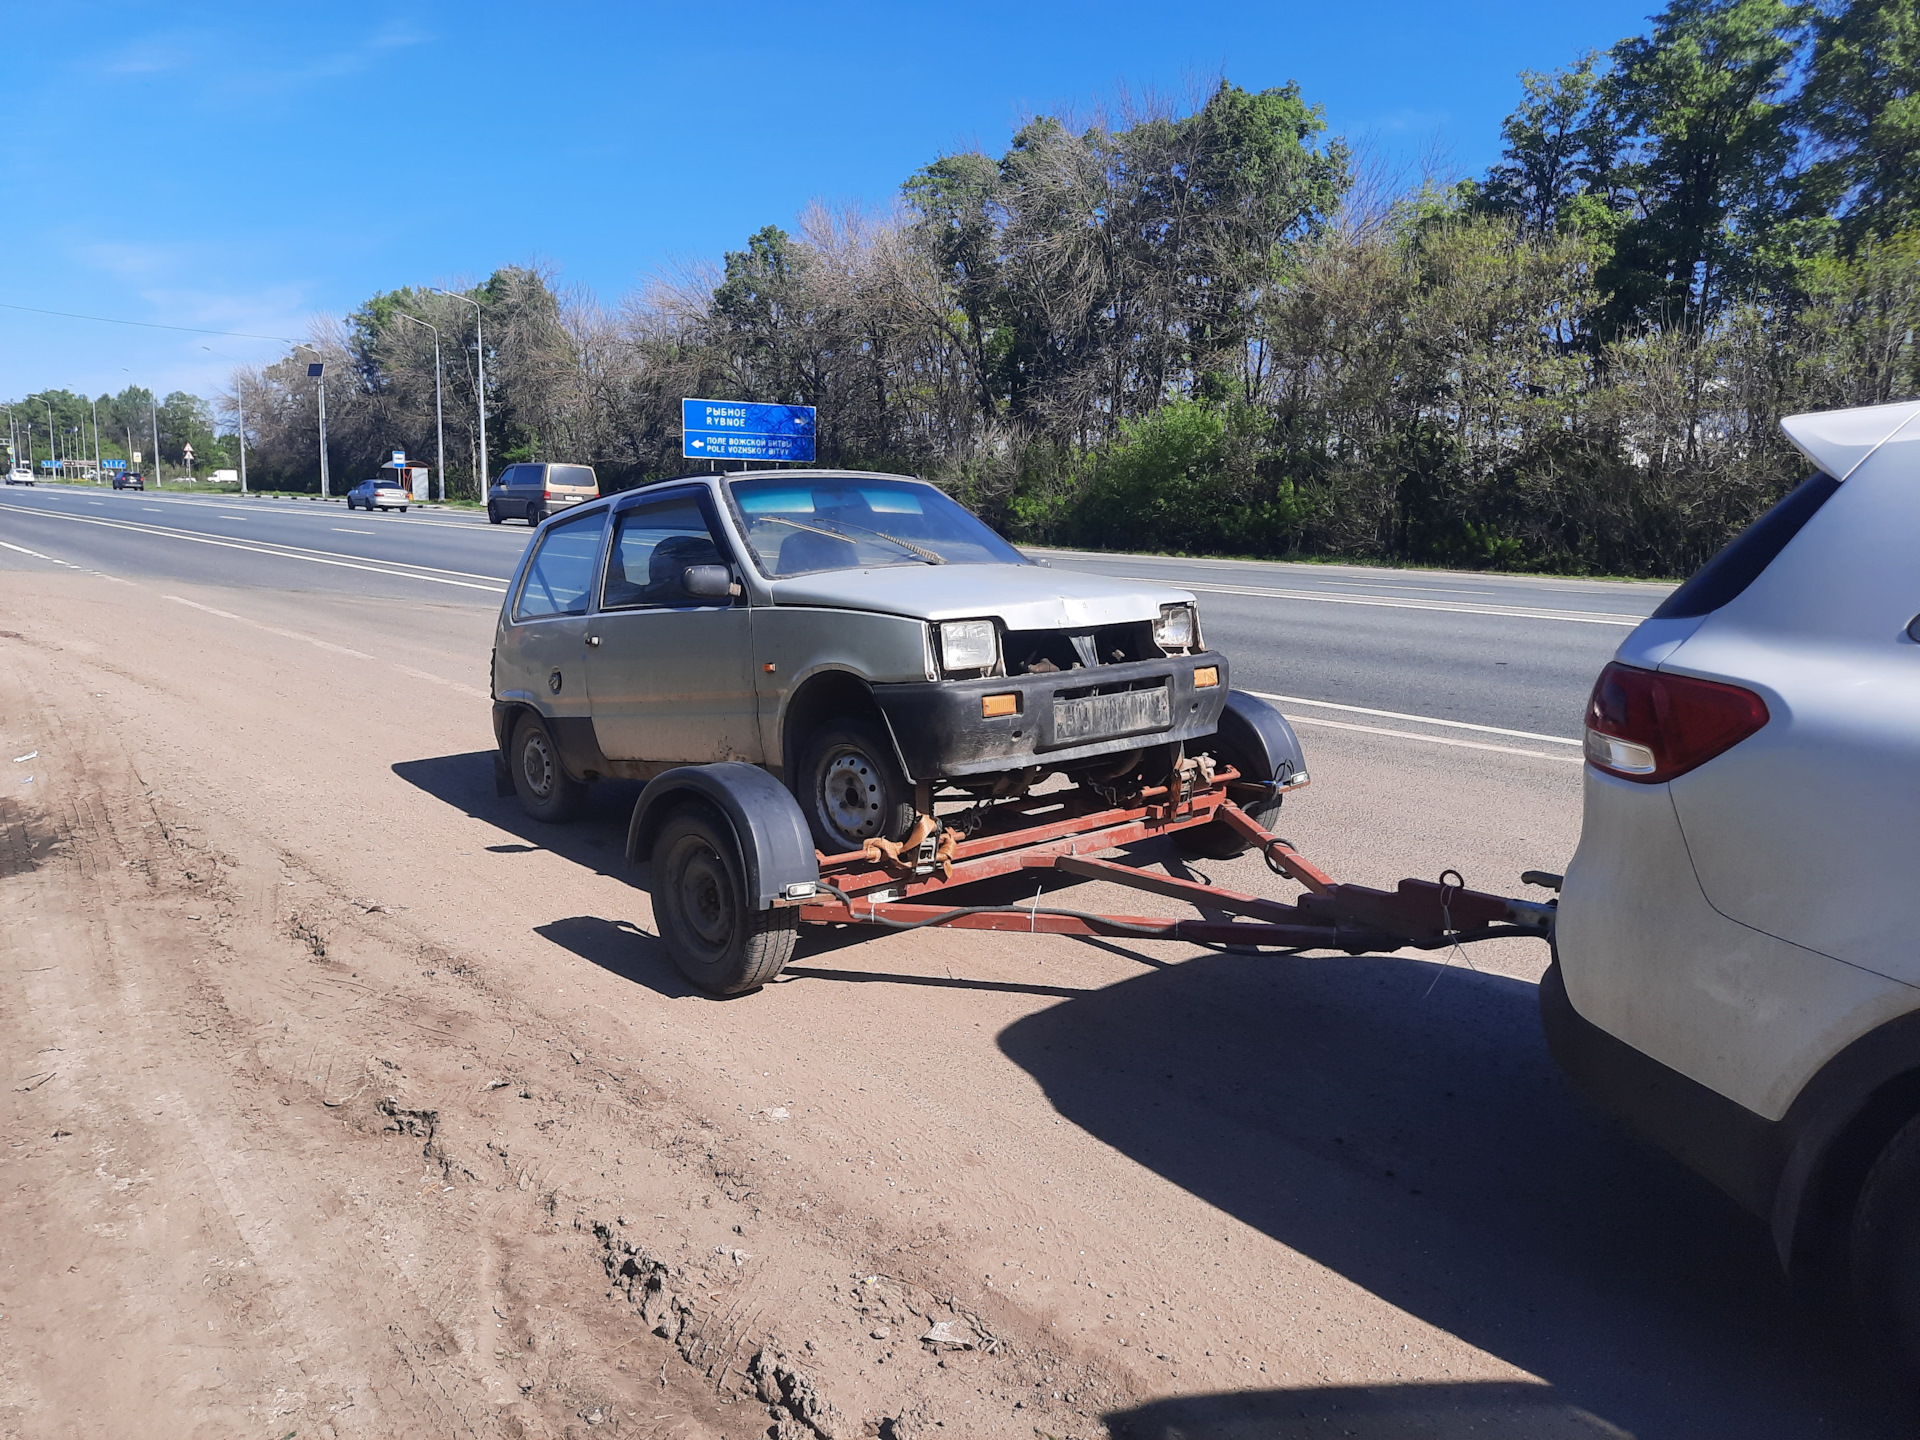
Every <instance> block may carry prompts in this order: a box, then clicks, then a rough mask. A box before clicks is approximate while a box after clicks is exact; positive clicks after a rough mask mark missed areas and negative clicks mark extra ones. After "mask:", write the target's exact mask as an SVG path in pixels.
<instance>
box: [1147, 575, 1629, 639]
mask: <svg viewBox="0 0 1920 1440" xmlns="http://www.w3.org/2000/svg"><path fill="white" fill-rule="evenodd" d="M1123 578H1125V579H1128V580H1139V581H1142V582H1144V583H1145V584H1148V585H1169V586H1172V587H1174V588H1176V589H1181V590H1193V591H1196V592H1198V593H1201V594H1213V595H1255V596H1259V597H1261V598H1262V599H1268V600H1317V601H1318V602H1320V603H1321V604H1322V605H1371V606H1377V607H1379V608H1381V609H1386V610H1434V611H1440V612H1442V613H1445V614H1449V615H1486V616H1490V617H1493V618H1495V619H1508V620H1564V621H1566V622H1567V623H1569V624H1572V625H1619V626H1622V627H1624V628H1626V629H1629V630H1631V629H1632V628H1633V627H1634V626H1636V625H1638V624H1639V623H1640V622H1641V621H1642V620H1644V619H1645V618H1646V617H1645V616H1644V615H1604V614H1600V613H1599V612H1597V611H1590V610H1531V609H1521V608H1520V607H1519V606H1516V605H1473V604H1462V605H1448V604H1445V603H1443V602H1442V601H1439V600H1412V599H1405V600H1390V599H1388V598H1387V597H1386V596H1384V595H1329V594H1327V593H1326V592H1325V591H1323V590H1267V589H1262V588H1259V587H1256V586H1252V585H1213V584H1206V583H1201V582H1198V581H1193V580H1168V579H1167V578H1165V577H1164V576H1153V575H1128V576H1125V577H1123Z"/></svg>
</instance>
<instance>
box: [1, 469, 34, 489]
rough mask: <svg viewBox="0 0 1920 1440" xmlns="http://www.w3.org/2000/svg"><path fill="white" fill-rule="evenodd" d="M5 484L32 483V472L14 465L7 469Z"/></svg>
mask: <svg viewBox="0 0 1920 1440" xmlns="http://www.w3.org/2000/svg"><path fill="white" fill-rule="evenodd" d="M7 484H9V485H31V484H33V472H32V471H31V470H23V469H21V468H19V467H18V466H15V467H14V468H13V469H11V470H9V471H7Z"/></svg>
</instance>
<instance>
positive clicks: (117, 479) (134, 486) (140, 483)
mask: <svg viewBox="0 0 1920 1440" xmlns="http://www.w3.org/2000/svg"><path fill="white" fill-rule="evenodd" d="M113 488H114V489H116V490H142V491H144V490H145V489H146V488H147V482H146V481H145V480H144V479H143V478H141V475H140V472H139V471H138V470H116V471H114V473H113Z"/></svg>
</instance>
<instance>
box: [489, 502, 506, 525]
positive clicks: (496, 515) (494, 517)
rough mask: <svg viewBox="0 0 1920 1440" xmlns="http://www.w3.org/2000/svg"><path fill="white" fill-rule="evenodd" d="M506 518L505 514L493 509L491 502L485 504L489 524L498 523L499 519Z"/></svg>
mask: <svg viewBox="0 0 1920 1440" xmlns="http://www.w3.org/2000/svg"><path fill="white" fill-rule="evenodd" d="M506 518H507V517H506V516H504V515H502V514H501V513H500V512H499V511H498V510H496V509H494V508H493V506H492V505H491V504H489V505H488V506H487V523H488V524H489V525H498V524H499V523H500V522H501V521H503V520H505V519H506Z"/></svg>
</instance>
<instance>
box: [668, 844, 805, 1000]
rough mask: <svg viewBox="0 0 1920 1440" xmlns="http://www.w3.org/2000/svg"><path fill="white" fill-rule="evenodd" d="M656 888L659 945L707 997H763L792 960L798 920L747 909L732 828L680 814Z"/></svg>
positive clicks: (796, 915)
mask: <svg viewBox="0 0 1920 1440" xmlns="http://www.w3.org/2000/svg"><path fill="white" fill-rule="evenodd" d="M652 881H653V914H654V919H655V920H656V921H657V922H658V923H659V926H660V938H661V940H662V941H663V942H665V944H666V947H667V953H668V954H670V955H671V956H673V963H674V964H675V965H676V966H678V967H679V970H680V973H681V974H682V975H684V976H686V977H687V979H689V980H691V981H692V982H693V983H694V984H695V985H697V986H699V987H700V988H701V989H702V990H705V991H707V992H708V993H710V994H714V995H737V994H739V993H740V992H741V991H743V990H755V989H758V988H759V987H760V986H762V985H764V984H766V983H767V982H768V981H769V980H771V979H773V977H774V976H776V975H778V974H779V973H780V968H781V967H782V966H783V965H785V964H786V963H787V961H788V960H789V959H790V958H792V956H793V943H794V938H795V936H796V934H797V933H798V930H799V926H800V912H799V911H798V910H796V909H792V908H782V909H770V910H755V909H752V908H750V907H749V905H748V903H747V890H746V884H745V882H744V880H743V878H742V866H741V863H740V855H739V849H738V846H737V845H736V844H735V842H734V838H733V831H732V828H731V827H729V826H728V825H726V824H725V823H724V822H722V821H719V820H717V819H716V818H715V817H713V816H711V815H709V814H707V813H706V812H705V811H702V810H696V809H687V810H682V811H680V813H678V814H677V815H674V816H672V817H671V818H669V819H668V821H667V823H666V824H665V825H663V826H661V827H660V836H659V838H658V839H657V840H655V841H654V844H653V877H652Z"/></svg>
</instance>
